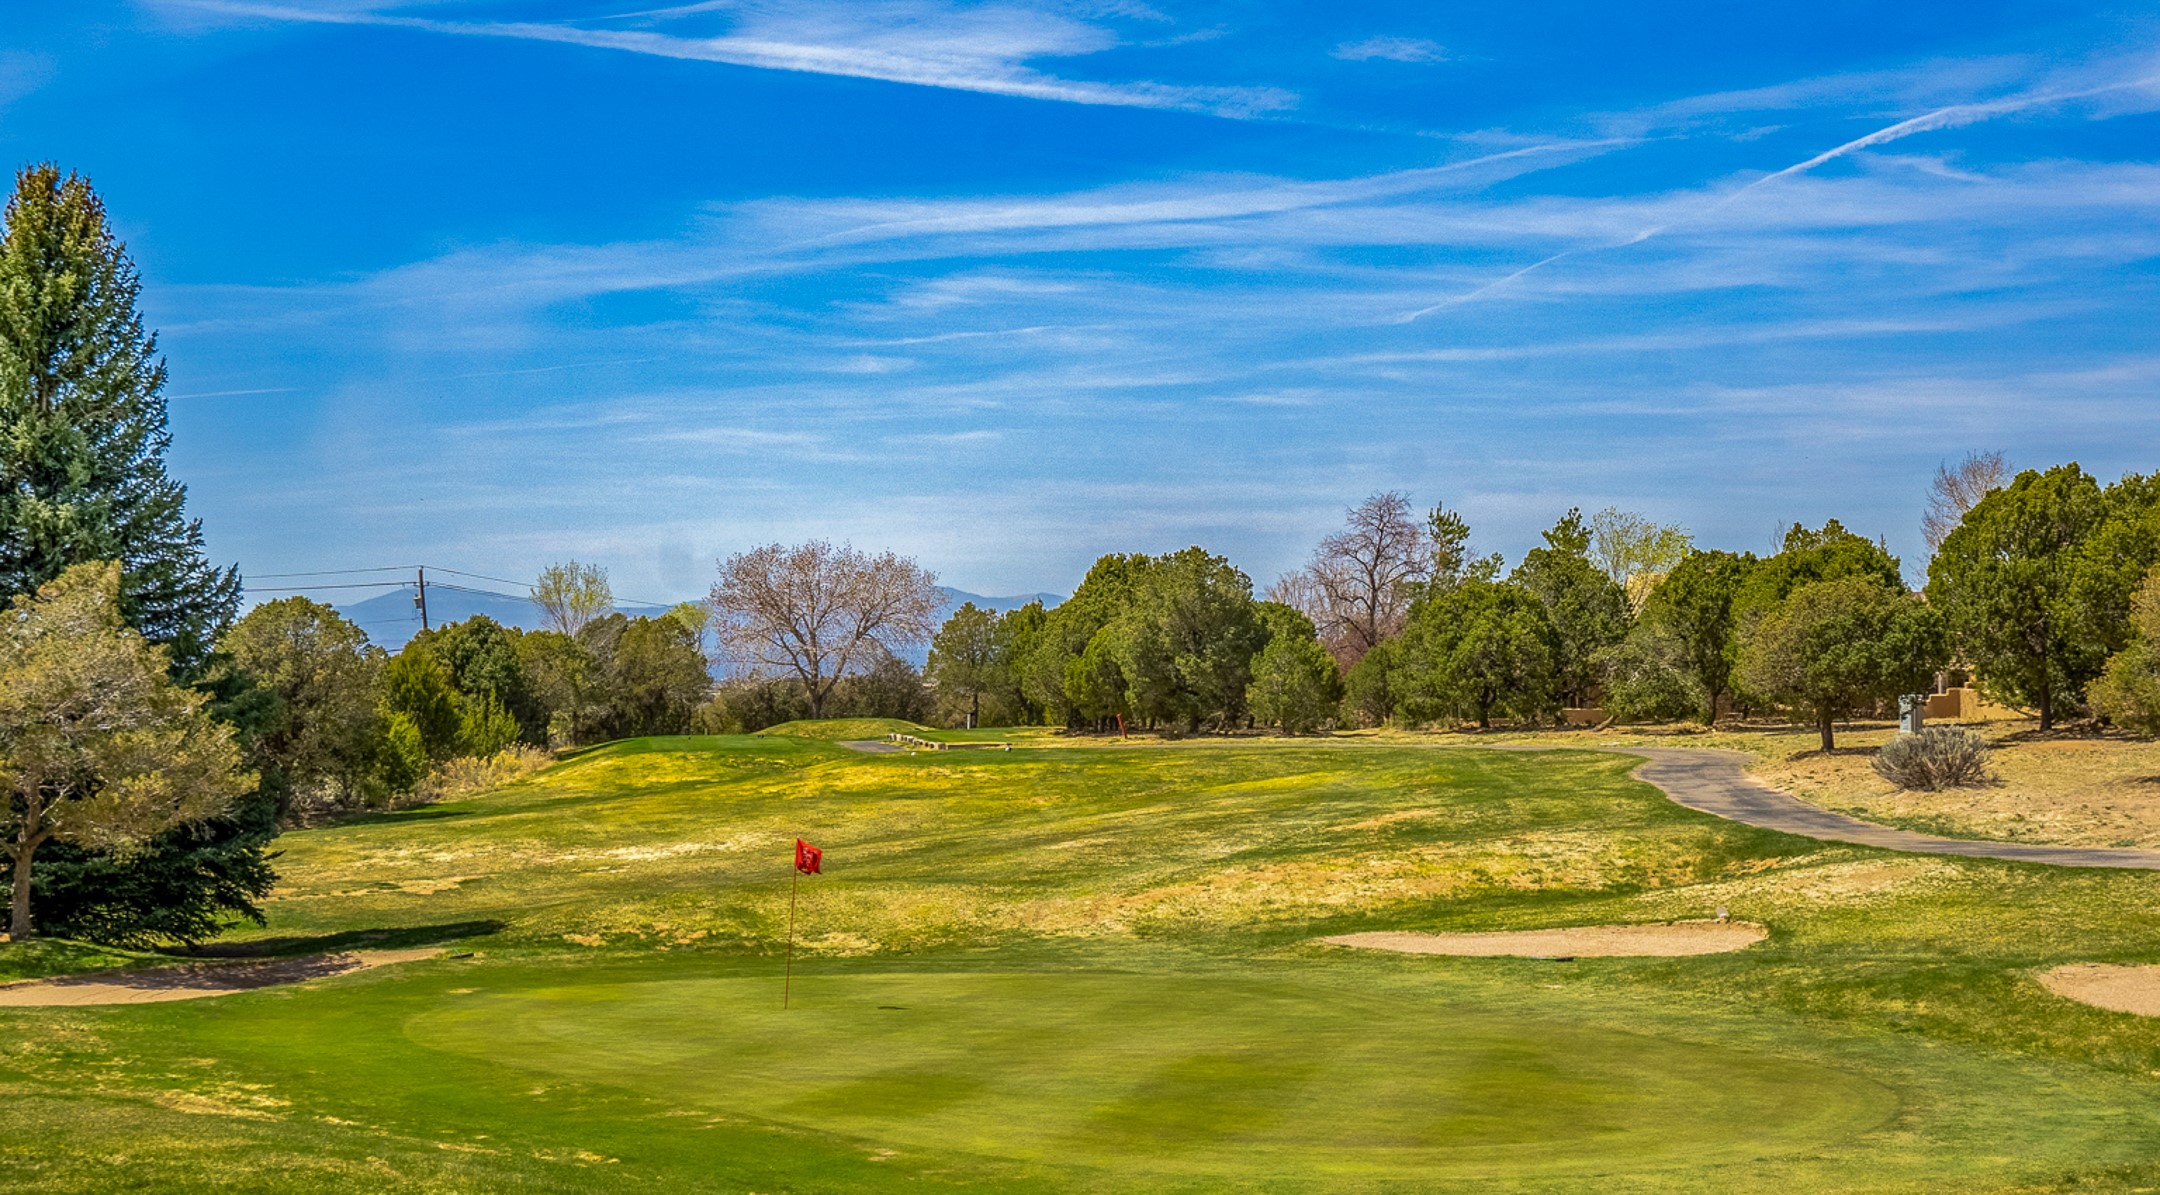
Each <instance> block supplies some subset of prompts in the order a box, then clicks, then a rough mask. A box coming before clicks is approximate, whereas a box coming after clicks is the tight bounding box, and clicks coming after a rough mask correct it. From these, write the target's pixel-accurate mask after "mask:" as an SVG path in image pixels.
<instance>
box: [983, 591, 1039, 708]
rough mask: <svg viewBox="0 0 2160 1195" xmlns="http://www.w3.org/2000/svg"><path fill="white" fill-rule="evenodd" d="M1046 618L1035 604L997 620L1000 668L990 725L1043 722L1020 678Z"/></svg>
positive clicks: (1032, 653) (1032, 652)
mask: <svg viewBox="0 0 2160 1195" xmlns="http://www.w3.org/2000/svg"><path fill="white" fill-rule="evenodd" d="M1049 621H1050V615H1049V613H1048V612H1047V611H1045V610H1044V609H1043V604H1042V603H1041V602H1039V601H1035V602H1029V603H1028V604H1027V605H1025V606H1022V607H1020V608H1019V609H1017V610H1008V611H1006V612H1005V614H1004V616H1003V617H1001V618H999V619H998V621H997V643H996V649H997V655H998V659H999V660H1001V661H1003V663H1004V668H1003V669H1002V670H1001V672H1000V674H999V679H1000V681H1001V683H1000V684H999V686H998V687H997V689H996V690H995V694H996V697H997V702H996V708H997V709H998V711H999V713H998V715H997V717H996V720H995V721H993V722H992V725H1010V726H1034V725H1037V724H1039V723H1041V722H1042V720H1043V708H1042V706H1041V705H1040V704H1039V703H1037V702H1036V701H1034V700H1032V699H1031V698H1030V697H1029V695H1028V685H1027V683H1026V679H1025V677H1023V675H1022V669H1023V668H1025V667H1026V665H1027V661H1028V660H1029V659H1031V658H1033V656H1034V654H1035V652H1036V650H1037V648H1038V647H1039V645H1040V644H1041V643H1042V640H1043V635H1044V633H1045V631H1046V630H1047V629H1048V626H1049Z"/></svg>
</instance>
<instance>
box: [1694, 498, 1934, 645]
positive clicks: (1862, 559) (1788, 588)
mask: <svg viewBox="0 0 2160 1195" xmlns="http://www.w3.org/2000/svg"><path fill="white" fill-rule="evenodd" d="M1840 577H1870V578H1873V579H1874V580H1876V581H1879V582H1881V583H1882V584H1884V585H1888V586H1890V587H1891V588H1893V589H1897V590H1899V591H1903V590H1904V588H1905V577H1904V574H1903V573H1901V572H1900V571H1899V570H1898V559H1897V557H1895V556H1892V555H1891V554H1890V550H1889V549H1888V548H1885V547H1883V546H1882V545H1881V544H1879V543H1877V542H1875V541H1874V540H1871V539H1867V538H1865V537H1863V536H1859V535H1855V534H1853V533H1852V532H1850V531H1847V530H1846V529H1845V526H1844V524H1842V523H1840V522H1838V521H1837V520H1836V519H1831V520H1830V521H1829V522H1827V523H1824V524H1823V525H1822V527H1821V528H1820V529H1816V530H1810V529H1809V528H1807V527H1803V526H1801V525H1800V524H1798V523H1794V524H1793V525H1792V526H1791V527H1790V528H1788V529H1787V530H1786V532H1785V540H1784V543H1783V544H1782V545H1781V546H1780V547H1779V549H1778V553H1777V555H1775V556H1772V557H1770V558H1769V559H1767V560H1763V561H1760V562H1758V563H1757V564H1756V566H1755V567H1754V568H1753V569H1751V570H1749V572H1748V578H1747V582H1746V583H1745V584H1743V585H1742V586H1741V587H1740V593H1739V596H1738V597H1736V598H1735V599H1734V601H1733V611H1734V617H1735V618H1737V619H1738V620H1739V621H1740V624H1741V626H1742V629H1745V627H1746V624H1747V623H1749V622H1751V621H1752V620H1753V619H1754V618H1755V617H1757V616H1759V615H1760V614H1761V613H1762V612H1763V611H1765V610H1768V609H1769V608H1770V607H1772V606H1774V605H1776V604H1778V603H1779V602H1781V601H1784V600H1785V598H1786V596H1787V595H1789V594H1791V593H1792V592H1793V591H1794V590H1796V589H1799V588H1800V587H1801V586H1803V585H1813V584H1815V583H1816V582H1819V581H1835V580H1837V579H1838V578H1840Z"/></svg>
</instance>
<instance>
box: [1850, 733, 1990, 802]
mask: <svg viewBox="0 0 2160 1195" xmlns="http://www.w3.org/2000/svg"><path fill="white" fill-rule="evenodd" d="M1987 756H1988V748H1987V743H1986V742H1984V741H1983V740H1982V739H1981V738H1980V736H1979V735H1977V734H1974V733H1973V732H1971V731H1969V730H1959V729H1958V728H1956V727H1954V726H1930V727H1927V728H1925V729H1923V730H1921V732H1920V733H1918V734H1901V735H1899V736H1897V737H1896V738H1894V739H1891V740H1890V741H1889V742H1888V743H1885V744H1884V745H1883V749H1882V750H1880V751H1877V752H1876V753H1875V771H1876V774H1878V775H1880V776H1881V777H1882V778H1883V779H1885V780H1888V781H1889V782H1890V783H1892V784H1895V785H1897V786H1898V787H1899V788H1918V789H1925V790H1927V791H1928V792H1934V791H1936V790H1937V789H1943V788H1952V787H1955V786H1958V785H1964V784H1979V783H1981V782H1983V781H1985V780H1987V779H1988V767H1987Z"/></svg>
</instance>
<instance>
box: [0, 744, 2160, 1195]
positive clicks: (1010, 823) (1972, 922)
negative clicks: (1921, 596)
mask: <svg viewBox="0 0 2160 1195" xmlns="http://www.w3.org/2000/svg"><path fill="white" fill-rule="evenodd" d="M823 725H824V726H828V727H829V726H832V725H833V724H832V723H826V724H823ZM886 725H904V724H883V723H877V724H871V725H870V726H869V727H867V728H866V727H863V726H862V725H861V724H856V725H854V726H850V727H849V728H848V729H845V730H836V731H830V732H828V734H829V735H830V737H876V735H877V734H879V733H882V728H883V727H884V726H886ZM866 731H867V733H866ZM818 737H827V736H826V735H820V736H818ZM1634 763H1635V761H1634V760H1632V759H1627V758H1620V757H1614V756H1609V755H1601V754H1593V753H1585V752H1569V751H1552V752H1536V753H1519V752H1498V751H1479V750H1448V751H1441V750H1432V749H1427V748H1424V747H1420V746H1415V745H1407V744H1405V745H1387V744H1371V743H1356V742H1347V743H1346V742H1334V743H1319V742H1313V743H1273V744H1269V743H1250V742H1246V743H1238V742H1229V743H1225V742H1211V743H1204V744H1194V745H1162V744H1150V745H1147V746H1134V747H1121V746H1117V745H1114V744H1109V743H1094V744H1089V745H1080V746H1065V745H1061V744H1059V743H1058V742H1057V741H1055V740H1047V739H1046V740H1045V741H1043V742H1041V743H1037V744H1032V745H1031V746H1030V748H1029V749H1028V750H1025V751H1013V752H965V753H958V752H935V753H931V752H925V753H920V754H917V755H912V756H910V755H907V754H903V753H891V754H881V755H862V754H856V753H853V752H840V751H834V750H832V749H830V748H829V747H826V746H824V745H823V744H821V743H819V742H814V741H810V739H808V738H806V737H804V736H802V735H800V734H793V735H791V734H785V733H782V734H768V735H765V736H758V737H751V736H734V737H711V738H695V739H648V740H638V741H633V742H628V743H620V744H613V745H609V746H606V747H601V748H597V749H594V750H592V751H590V752H587V753H584V754H581V755H579V756H578V757H576V758H574V759H570V760H566V761H564V762H562V763H560V764H558V765H556V766H555V767H553V768H551V769H549V770H548V771H546V772H543V773H540V774H538V775H536V776H533V777H530V778H527V779H525V780H522V781H520V782H519V783H517V784H515V785H512V786H509V787H507V788H503V789H500V790H496V791H493V792H489V793H485V794H482V795H479V796H475V797H471V798H467V799H463V800H455V801H447V802H443V803H440V804H436V805H432V806H427V807H424V808H418V809H412V810H406V811H401V812H397V813H391V814H385V815H382V816H379V817H372V818H365V819H358V820H356V821H353V822H348V823H344V824H340V825H334V826H325V827H320V828H317V829H312V830H307V831H304V832H298V833H293V834H289V835H287V836H285V838H283V839H282V840H281V841H280V844H279V845H280V849H281V850H282V851H283V852H284V853H283V855H282V856H281V858H280V860H279V869H280V872H281V875H282V881H281V885H280V888H279V890H278V892H277V893H276V895H275V897H274V898H273V899H272V900H271V901H270V902H269V904H268V911H269V915H270V918H271V925H270V926H269V927H268V928H267V929H264V930H260V931H248V932H247V933H244V934H241V935H236V936H237V937H239V938H241V939H244V940H252V941H255V942H257V943H258V944H260V945H262V946H263V947H264V948H265V949H266V951H268V952H271V953H299V952H303V951H307V950H318V949H330V948H336V949H360V948H376V947H385V946H391V945H406V946H419V945H440V946H443V947H445V948H446V954H445V956H444V957H442V958H439V959H435V960H431V961H423V962H414V963H409V964H406V965H404V966H401V967H397V968H386V969H382V970H379V971H373V972H368V973H365V974H355V975H349V976H344V977H340V978H335V979H327V980H323V981H320V982H316V983H310V984H307V985H303V986H300V987H296V988H288V989H282V990H277V991H263V992H256V993H247V994H241V995H234V996H225V997H219V998H216V999H210V1000H202V1001H193V1002H187V1003H183V1004H173V1005H159V1006H143V1007H136V1008H117V1009H69V1010H44V1009H14V1010H0V1086H5V1087H6V1088H7V1090H8V1091H9V1093H10V1095H9V1117H10V1120H9V1125H10V1132H9V1134H8V1135H7V1136H8V1141H7V1144H6V1145H5V1147H4V1148H0V1155H4V1156H5V1158H6V1160H7V1163H8V1165H9V1167H10V1170H9V1174H10V1181H11V1186H10V1189H11V1190H15V1189H22V1190H35V1191H42V1190H56V1191H57V1190H83V1191H95V1190H102V1189H107V1188H109V1187H110V1185H111V1182H112V1174H113V1171H112V1169H111V1165H112V1164H111V1162H110V1161H109V1159H111V1158H113V1157H118V1156H125V1157H126V1158H127V1159H128V1163H127V1164H128V1168H129V1169H128V1176H127V1177H128V1181H129V1182H130V1183H131V1184H133V1185H137V1186H141V1187H143V1188H144V1189H156V1190H161V1191H162V1190H171V1191H186V1190H194V1189H216V1188H224V1189H230V1188H233V1187H241V1188H254V1189H278V1190H379V1189H391V1188H410V1189H430V1190H445V1189H456V1190H502V1189H517V1190H532V1191H566V1192H567V1191H577V1190H590V1189H593V1188H594V1187H596V1186H609V1187H614V1186H624V1187H629V1186H641V1187H653V1188H656V1189H708V1188H710V1189H755V1190H850V1191H853V1190H890V1189H899V1188H906V1189H909V1190H916V1191H932V1192H936V1191H948V1190H957V1189H960V1188H967V1189H970V1190H999V1191H1006V1190H1013V1191H1106V1192H1107V1191H1127V1190H1151V1191H1153V1190H1171V1191H1197V1190H1213V1189H1240V1190H1270V1191H1274V1190H1291V1191H1298V1190H1338V1189H1346V1188H1348V1189H1356V1190H1367V1191H1388V1190H1402V1191H1416V1190H1430V1189H1433V1188H1434V1187H1435V1186H1440V1187H1447V1188H1457V1187H1460V1188H1465V1189H1467V1188H1471V1187H1476V1188H1478V1189H1494V1190H1540V1191H1546V1190H1586V1191H1587V1190H1596V1191H1615V1190H1617V1191H1659V1190H1721V1191H1778V1192H1787V1191H1794V1190H1805V1191H1811V1192H1812V1191H1877V1190H1886V1189H1892V1190H1940V1189H1954V1190H1973V1189H2000V1188H2023V1189H2050V1185H2052V1184H2061V1185H2066V1186H2075V1185H2079V1184H2080V1183H2084V1184H2085V1185H2095V1184H2097V1185H2099V1186H2102V1187H2106V1186H2108V1185H2109V1184H2114V1185H2118V1186H2132V1185H2139V1184H2148V1185H2149V1184H2150V1183H2151V1182H2153V1181H2154V1180H2160V1161H2156V1160H2160V1084H2156V1083H2155V1082H2154V1080H2153V1078H2152V1074H2151V1071H2152V1068H2153V1067H2154V1066H2155V1065H2156V1063H2155V1061H2154V1060H2155V1059H2160V1022H2156V1021H2154V1020H2151V1019H2147V1018H2139V1017H2131V1016H2126V1015H2122V1014H2118V1013H2110V1012H2106V1011H2102V1010H2100V1009H2094V1008H2088V1007H2086V1006H2084V1005H2080V1004H2076V1003H2073V1002H2071V1001H2067V1000H2063V999H2061V998H2059V997H2056V996H2054V995H2052V994H2050V993H2049V992H2048V991H2047V990H2045V989H2044V988H2042V987H2041V986H2040V985H2039V984H2038V983H2037V982H2035V981H2034V979H2033V978H2032V976H2033V975H2034V974H2035V973H2037V972H2042V971H2045V970H2046V968H2048V967H2050V966H2054V965H2056V964H2059V963H2064V962H2085V961H2110V960H2119V961H2140V960H2143V959H2146V958H2149V957H2151V951H2152V945H2151V943H2152V934H2151V926H2152V925H2153V924H2154V923H2155V920H2156V919H2160V889H2156V886H2155V885H2153V883H2152V877H2151V876H2150V875H2144V874H2120V873H2111V872H2104V871H2089V870H2086V871H2073V870H2061V869H2050V868H2042V867H2033V866H2023V865H2016V864H2009V863H2002V862H1996V861H1990V860H1967V859H1950V858H1929V857H1916V856H1898V855H1891V854H1886V853H1883V852H1876V851H1870V850H1866V849H1863V848H1858V847H1846V846H1829V845H1825V844H1822V843H1818V842H1813V841H1810V840H1806V839H1799V838H1793V837H1788V836H1783V835H1777V834H1771V833H1766V832H1761V831H1756V830H1752V829H1749V828H1747V827H1743V826H1738V825H1734V824H1732V823H1727V822H1721V821H1718V820H1716V819H1713V818H1710V817H1707V816H1705V815H1701V814H1697V813H1695V812H1692V811H1690V810H1687V809H1683V808H1681V807H1679V806H1677V805H1674V804H1672V803H1671V802H1668V801H1666V800H1665V799H1664V798H1663V797H1662V796H1660V795H1659V794H1658V793H1656V792H1655V791H1654V790H1652V789H1650V788H1649V787H1648V786H1646V785H1643V784H1640V783H1637V782H1634V781H1631V780H1629V779H1628V777H1627V772H1628V770H1629V769H1630V768H1631V767H1632V766H1634ZM797 836H801V837H805V838H808V839H809V840H811V841H812V842H815V843H817V844H819V845H820V846H822V847H824V848H825V850H826V856H825V865H826V866H825V874H824V875H821V876H813V877H805V878H804V879H802V880H801V882H800V889H799V899H798V900H797V901H796V902H795V907H796V945H795V961H794V979H793V982H794V985H795V988H794V998H795V999H794V1007H793V1008H790V1009H788V1010H786V1011H785V1012H783V1011H781V1010H780V1008H779V1004H780V988H781V984H782V978H781V952H782V949H783V943H784V941H785V936H786V933H787V926H788V917H789V907H790V897H789V892H790V877H791V874H792V872H791V868H790V865H789V858H790V854H789V852H790V848H791V845H792V842H793V839H794V838H795V837H797ZM1720 906H1726V907H1729V909H1730V911H1731V913H1732V915H1733V916H1735V917H1739V918H1744V919H1746V920H1749V921H1754V922H1760V923H1762V924H1764V925H1766V926H1768V927H1769V928H1770V929H1771V930H1772V935H1771V937H1770V938H1769V939H1768V940H1767V941H1764V942H1762V943H1760V944H1759V945H1756V946H1753V947H1751V948H1749V949H1748V950H1746V951H1742V952H1738V953H1733V954H1722V955H1707V956H1701V957H1696V958H1624V959H1623V958H1611V959H1582V960H1580V961H1578V962H1575V963H1568V964H1556V963H1550V962H1538V961H1533V960H1526V959H1458V958H1443V957H1435V956H1419V955H1401V954H1394V953H1388V952H1366V951H1346V950H1335V949H1332V948H1329V947H1326V946H1322V945H1318V944H1315V943H1314V941H1313V939H1314V938H1316V937H1319V936H1322V935H1328V934H1348V933H1360V932H1378V931H1417V932H1450V931H1493V930H1535V929H1542V928H1549V927H1554V926H1565V925H1595V924H1628V923H1636V924H1640V923H1647V922H1662V921H1673V920H1684V919H1689V918H1700V917H1705V916H1708V915H1710V914H1711V913H1713V912H1714V911H1715V910H1716V909H1717V908H1718V907H1720ZM461 956H462V957H461ZM85 1076H94V1081H86V1079H85ZM2088 1180H2090V1181H2088Z"/></svg>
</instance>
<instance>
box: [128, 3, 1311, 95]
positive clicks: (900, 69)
mask: <svg viewBox="0 0 2160 1195" xmlns="http://www.w3.org/2000/svg"><path fill="white" fill-rule="evenodd" d="M159 2H161V3H164V4H167V5H169V6H173V7H179V8H185V9H190V10H194V11H197V12H202V13H211V14H217V15H222V16H226V17H237V18H243V19H252V20H260V21H275V22H301V23H316V24H336V25H372V26H379V27H386V28H396V29H410V30H414V31H416V32H424V33H434V34H443V35H450V36H460V37H489V38H509V39H515V40H521V41H537V42H552V43H557V44H562V45H573V46H584V47H588V48H592V49H601V50H614V51H620V52H626V53H632V54H646V55H651V56H654V57H659V58H674V59H686V60H691V61H697V62H713V63H722V64H727V65H732V66H745V67H755V68H760V69H765V70H782V71H799V72H806V73H810V74H821V75H840V76H847V77H851V78H861V79H879V80H883V81H886V82H892V83H911V84H916V85H919V86H924V87H940V88H947V89H951V90H956V91H974V92H983V93H987V94H991V95H1006V96H1017V97H1021V98H1026V99H1038V100H1054V101H1060V102H1065V103H1076V104H1100V105H1113V106H1121V107H1134V108H1168V109H1179V110H1184V111H1192V112H1204V113H1209V114H1212V115H1216V116H1225V117H1234V118H1248V117H1253V116H1259V115H1264V114H1268V113H1274V112H1281V111H1284V110H1287V109H1289V108H1292V107H1295V106H1296V104H1297V96H1296V95H1295V94H1293V93H1291V92H1289V91H1286V90H1284V89H1282V88H1278V87H1265V86H1254V87H1224V86H1200V85H1188V84H1179V83H1163V82H1155V81H1150V80H1134V81H1099V80H1089V79H1075V78H1069V77H1064V76H1060V75H1054V74H1049V73H1046V72H1044V71H1041V70H1038V69H1036V68H1034V67H1032V66H1030V65H1028V64H1029V63H1032V62H1036V61H1039V60H1042V59H1049V58H1074V57H1080V56H1085V55H1089V54H1094V53H1098V52H1100V51H1103V50H1107V49H1111V48H1113V47H1115V46H1117V45H1118V44H1119V38H1118V36H1117V34H1116V33H1115V32H1114V31H1113V30H1111V29H1110V28H1108V27H1106V26H1104V25H1101V24H1096V23H1090V22H1087V21H1083V20H1078V19H1075V18H1073V17H1068V16H1065V15H1062V14H1059V13H1056V12H1050V11H1044V10H1041V9H1035V8H1026V7H1021V6H1019V5H1014V4H985V5H978V6H972V7H957V6H954V5H950V4H945V3H938V2H936V0H854V2H851V3H847V4H818V3H814V2H811V0H762V2H760V0H745V2H743V3H730V4H692V5H685V6H679V7H676V8H672V9H657V10H649V11H646V12H642V13H631V14H623V15H622V16H621V17H618V18H617V19H615V20H613V21H589V22H583V23H576V22H537V21H499V20H494V21H491V20H478V19H474V20H444V19H440V18H436V17H421V16H409V15H402V14H400V13H398V12H395V11H390V10H386V9H383V8H379V7H377V8H358V7H353V6H351V5H348V4H330V5H325V6H301V5H294V4H277V3H256V2H254V0H159ZM707 13H720V14H724V15H726V16H727V17H729V18H731V20H732V24H731V26H730V27H729V28H728V29H727V31H726V32H724V33H719V34H714V35H711V36H694V35H689V34H680V33H671V32H666V31H663V30H662V29H661V28H657V27H656V26H660V25H664V24H666V23H667V21H668V20H669V19H680V18H689V17H694V16H700V15H704V14H707ZM626 22H628V23H630V24H632V25H633V26H634V27H624V26H625V24H626Z"/></svg>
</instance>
